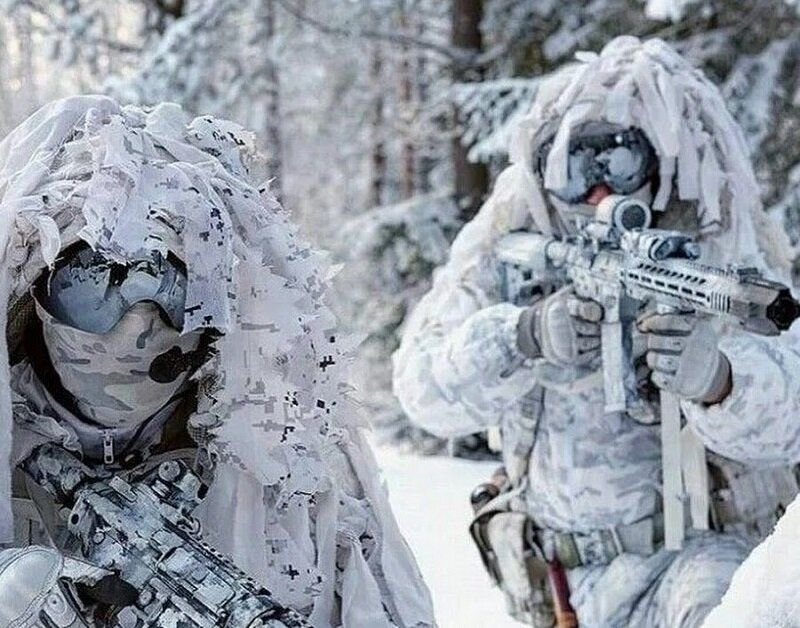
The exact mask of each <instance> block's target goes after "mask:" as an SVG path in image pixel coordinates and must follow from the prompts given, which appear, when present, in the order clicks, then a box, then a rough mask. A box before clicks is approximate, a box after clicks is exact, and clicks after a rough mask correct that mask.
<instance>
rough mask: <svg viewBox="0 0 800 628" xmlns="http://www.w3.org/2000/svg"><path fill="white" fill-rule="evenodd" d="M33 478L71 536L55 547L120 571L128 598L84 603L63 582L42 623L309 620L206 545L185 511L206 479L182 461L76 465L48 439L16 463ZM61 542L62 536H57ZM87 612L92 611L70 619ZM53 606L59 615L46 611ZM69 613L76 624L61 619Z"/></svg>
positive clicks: (108, 625) (298, 624) (206, 627)
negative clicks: (127, 472) (125, 470)
mask: <svg viewBox="0 0 800 628" xmlns="http://www.w3.org/2000/svg"><path fill="white" fill-rule="evenodd" d="M21 466H22V469H23V470H24V471H25V473H26V474H27V475H28V477H29V486H30V483H31V482H32V483H33V484H34V485H35V486H36V487H39V488H40V489H42V490H43V491H45V492H46V494H48V495H49V496H50V497H51V498H52V499H53V501H54V503H55V504H57V507H56V508H58V507H59V506H60V507H64V508H66V509H67V510H66V512H65V516H66V527H67V531H68V534H67V535H65V536H66V538H67V539H69V541H68V542H67V543H66V547H62V548H60V549H62V550H63V551H65V552H66V553H68V554H69V553H73V552H74V554H75V555H76V556H77V557H78V558H80V559H81V560H83V561H86V562H87V563H91V564H92V565H94V566H96V567H100V568H102V569H105V570H107V571H108V572H109V573H111V574H114V575H115V576H116V577H118V578H119V580H120V581H121V584H122V585H124V589H123V590H124V591H129V592H132V593H133V595H132V596H131V595H130V594H129V597H130V598H131V599H129V600H127V601H126V602H125V603H120V604H115V603H113V602H110V603H106V604H105V605H104V608H103V609H102V611H101V612H95V610H96V609H95V610H93V609H91V608H89V607H87V606H86V605H85V604H84V603H83V601H82V600H81V596H80V595H79V594H78V592H76V591H75V590H74V588H73V589H70V583H68V582H67V583H65V582H61V583H59V585H58V586H59V587H60V589H61V590H59V591H57V592H56V594H55V595H54V596H53V599H54V600H55V599H61V600H64V599H66V601H67V604H68V605H69V606H72V608H66V607H65V605H64V604H51V605H46V606H45V608H44V610H43V611H42V612H43V613H44V614H45V617H46V619H47V621H46V622H45V621H44V620H43V623H42V625H44V626H49V627H52V626H84V625H85V626H93V627H97V628H100V627H102V628H155V627H157V626H176V627H177V626H179V627H180V628H212V627H213V626H217V627H224V628H310V624H309V623H308V622H307V621H306V619H305V618H304V617H303V616H302V615H300V614H299V613H297V612H296V611H294V610H292V609H289V608H286V607H284V606H281V605H280V604H278V603H277V602H276V601H275V600H274V599H273V597H272V595H271V594H270V592H269V591H268V590H266V589H265V588H264V587H262V586H261V585H259V584H258V583H257V582H255V581H254V580H253V579H251V578H250V577H248V576H247V575H245V574H244V573H243V572H242V571H241V570H240V569H239V568H238V567H236V565H234V564H233V562H232V561H231V560H230V559H229V558H227V557H226V556H223V555H222V554H220V553H219V552H218V551H216V550H215V549H214V548H212V547H211V546H209V545H208V544H206V543H204V542H203V541H202V539H201V536H200V526H199V524H198V522H197V521H196V520H195V519H193V518H192V517H191V512H192V511H193V510H194V508H195V507H196V506H197V505H198V504H199V503H200V502H201V501H202V498H203V497H204V495H205V492H206V487H205V485H204V484H203V483H202V482H201V480H200V478H199V477H198V476H197V475H195V474H194V473H193V472H192V471H191V470H190V469H189V467H188V466H187V465H186V464H184V463H183V462H182V461H180V460H170V461H166V462H162V463H161V464H160V465H159V466H157V467H155V468H153V469H150V470H149V471H146V472H144V473H143V474H141V475H140V476H138V477H134V478H132V479H123V477H122V476H121V475H120V474H115V475H110V474H108V473H104V472H100V471H96V470H94V469H91V468H89V467H87V466H86V465H84V464H83V463H82V462H80V461H79V460H78V459H77V458H75V457H74V456H73V455H72V454H70V453H69V452H67V451H66V450H64V449H63V448H61V447H59V446H57V445H54V444H45V445H42V446H40V447H38V448H37V449H35V450H34V451H33V453H32V454H31V455H30V456H29V457H28V458H27V459H26V460H25V461H24V462H23V463H22V465H21ZM58 545H62V543H58ZM87 612H88V613H90V614H91V619H89V620H88V621H84V622H80V623H79V622H78V621H77V617H83V616H85V615H84V613H87ZM54 614H57V615H54ZM65 617H67V618H68V619H69V620H71V621H72V622H74V623H65V622H64V618H65Z"/></svg>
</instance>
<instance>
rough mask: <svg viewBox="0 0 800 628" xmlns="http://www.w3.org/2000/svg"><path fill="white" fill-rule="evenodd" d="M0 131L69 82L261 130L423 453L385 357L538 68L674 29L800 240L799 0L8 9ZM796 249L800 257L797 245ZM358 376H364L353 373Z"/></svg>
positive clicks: (370, 385) (275, 0)
mask: <svg viewBox="0 0 800 628" xmlns="http://www.w3.org/2000/svg"><path fill="white" fill-rule="evenodd" d="M3 6H4V9H5V11H4V15H3V17H2V21H0V39H2V42H3V48H4V50H5V51H6V54H4V55H3V57H2V58H1V59H0V132H3V133H5V132H6V131H8V130H9V129H11V128H13V126H14V125H15V124H17V123H18V122H19V121H21V120H22V119H23V118H24V117H25V116H26V115H28V114H29V113H31V112H32V111H33V110H35V109H36V108H37V107H38V106H40V105H41V104H43V103H45V102H47V101H49V100H51V99H53V98H55V97H59V96H63V95H69V94H75V93H94V92H101V93H109V94H111V95H113V96H115V97H116V98H118V99H120V100H121V101H124V102H132V103H137V104H148V103H154V102H159V101H164V100H168V101H174V102H178V103H180V104H181V105H183V106H184V107H185V108H187V109H188V110H190V111H192V112H195V113H198V114H200V113H212V114H216V115H220V116H224V117H227V118H230V119H232V120H234V121H236V122H239V123H241V124H243V125H244V126H246V127H248V128H249V129H251V130H253V131H255V132H256V134H257V137H258V139H259V141H260V142H261V147H262V148H263V150H264V151H265V153H266V155H267V157H268V164H267V167H268V170H269V174H270V177H271V179H272V189H273V190H274V191H275V192H276V194H277V196H278V197H279V198H280V199H281V200H282V201H283V202H284V204H285V205H286V206H287V207H288V208H289V209H290V210H291V211H292V212H294V214H295V216H296V218H297V219H298V220H299V221H300V222H301V224H302V225H303V226H304V228H305V230H306V233H307V234H308V235H309V236H310V237H311V238H312V239H313V240H314V241H315V242H316V243H318V244H320V245H322V246H323V247H325V248H326V249H328V250H330V251H331V252H332V254H333V255H334V256H336V257H337V258H338V259H339V260H340V261H342V262H344V263H345V266H344V268H345V270H344V271H343V272H342V273H341V274H340V276H339V278H338V283H337V288H338V296H339V298H338V308H339V311H340V315H341V318H342V320H343V321H344V322H345V323H346V324H347V325H348V326H349V327H351V328H352V330H354V331H356V332H358V333H360V334H362V335H363V337H364V341H363V344H362V347H361V352H360V356H359V361H360V364H359V368H358V369H357V381H356V385H357V387H358V388H359V389H360V391H361V396H362V398H363V400H364V401H365V403H366V404H367V407H368V408H369V410H370V413H369V414H370V417H371V419H372V421H373V423H374V424H375V426H376V427H378V428H379V429H378V431H379V433H380V434H381V436H382V437H384V438H388V439H400V440H401V441H402V442H405V443H411V444H412V445H413V446H414V447H415V448H416V449H420V450H422V451H429V452H433V451H439V450H441V448H442V447H443V445H444V443H442V442H440V441H438V440H437V439H434V438H432V437H429V436H427V435H425V434H424V433H422V432H420V431H419V430H415V429H414V428H411V427H410V426H409V424H408V422H407V420H406V419H405V418H404V417H403V414H402V412H401V410H400V408H399V405H398V404H397V402H396V401H395V400H394V399H393V397H392V394H391V385H390V359H389V358H390V356H391V354H392V352H393V351H394V349H395V348H396V347H397V344H398V333H399V331H400V330H401V329H402V326H403V320H404V317H405V316H406V314H407V313H408V312H409V310H410V309H411V308H412V307H413V304H414V303H415V302H416V300H417V299H418V298H419V297H420V296H421V295H422V294H424V292H425V291H426V289H427V287H428V286H429V280H430V276H431V273H432V271H433V269H434V268H436V266H437V265H439V264H441V263H442V262H443V261H444V259H445V256H446V254H447V249H448V245H449V242H450V241H452V239H453V238H454V237H455V235H456V234H457V233H458V230H459V227H460V226H461V225H462V224H463V223H464V222H465V221H466V220H468V219H469V218H470V217H471V216H472V215H473V214H474V213H475V211H476V210H477V208H478V207H479V205H480V202H481V200H482V199H483V198H484V196H485V195H486V194H487V191H488V190H489V189H490V186H491V182H492V178H493V175H494V174H496V173H497V172H498V171H499V170H500V169H501V168H502V166H503V164H504V161H505V159H506V154H505V152H506V145H507V140H508V135H509V131H510V129H511V128H512V127H513V124H514V122H515V120H517V119H518V118H519V117H520V116H521V115H522V114H524V113H525V112H526V110H527V108H528V106H529V104H530V103H531V101H532V99H533V97H534V95H535V94H536V89H537V84H538V82H539V81H541V79H542V77H544V76H546V75H547V74H548V73H549V72H551V71H553V70H554V69H555V68H558V67H559V66H560V65H562V64H563V63H565V62H567V61H569V60H570V59H571V58H572V57H573V55H574V53H575V52H576V51H580V50H597V49H599V48H600V47H602V45H603V44H604V43H605V42H607V41H609V40H610V39H611V38H613V37H614V36H617V35H620V34H634V35H637V36H640V37H651V36H653V37H661V38H663V39H665V40H667V41H669V42H671V43H673V44H674V45H675V46H676V47H677V48H678V50H679V51H680V52H682V53H683V54H684V55H686V56H687V57H688V58H690V59H691V60H692V61H693V62H694V63H695V64H696V65H698V66H699V67H701V68H702V69H703V70H704V71H705V72H706V73H707V74H708V75H709V76H710V77H712V79H713V80H714V81H716V82H717V83H718V84H719V85H720V86H721V87H722V89H723V93H724V95H725V98H726V101H727V103H728V106H729V107H730V110H731V112H732V113H733V114H734V116H735V118H736V119H737V121H738V122H739V123H740V124H741V125H742V127H743V128H744V130H745V133H746V137H747V140H748V142H749V146H750V149H751V150H752V155H753V159H754V161H755V164H756V170H757V174H758V176H759V181H760V184H761V186H762V189H761V192H762V197H763V200H764V203H765V206H766V207H767V208H768V211H769V212H770V214H771V216H772V217H773V218H774V219H775V220H777V221H781V222H782V223H783V224H784V226H785V229H786V230H787V231H788V233H789V234H790V236H791V238H792V242H793V243H794V244H795V245H796V246H797V245H798V243H800V220H798V218H797V216H798V211H797V210H798V207H800V116H798V113H800V66H799V65H798V60H800V37H799V36H798V35H799V34H800V5H798V4H797V3H796V2H794V1H793V0H754V1H753V2H735V1H733V0H697V1H692V0H576V1H572V2H554V1H551V0H448V1H447V2H442V1H434V0H346V1H344V0H342V1H337V2H327V1H322V0H243V1H235V2H234V1H233V0H123V1H120V2H113V3H109V2H102V1H100V0H61V1H56V0H52V1H49V2H48V1H46V0H6V1H5V2H4V4H3ZM798 251H800V249H798ZM798 257H800V253H799V254H798ZM358 374H360V375H358Z"/></svg>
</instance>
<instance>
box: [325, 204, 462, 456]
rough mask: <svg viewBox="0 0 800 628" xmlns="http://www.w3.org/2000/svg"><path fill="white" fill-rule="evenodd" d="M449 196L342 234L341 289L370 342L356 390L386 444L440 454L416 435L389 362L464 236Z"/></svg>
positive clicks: (393, 209) (392, 211)
mask: <svg viewBox="0 0 800 628" xmlns="http://www.w3.org/2000/svg"><path fill="white" fill-rule="evenodd" d="M460 226H461V225H460V223H459V221H458V211H457V207H456V204H455V203H454V201H453V200H452V197H451V196H450V195H449V194H438V195H426V196H419V197H416V198H414V199H412V200H410V201H405V202H402V203H398V204H396V205H389V206H385V207H380V208H376V209H373V210H371V211H369V212H366V213H365V214H364V215H363V216H359V217H358V218H355V219H353V220H351V221H350V222H349V223H348V224H347V225H346V226H345V228H344V229H343V230H342V232H341V240H340V247H341V249H340V251H339V253H340V254H341V256H342V257H343V261H344V262H345V267H344V270H343V271H342V273H341V274H340V276H339V277H338V280H337V282H336V285H337V290H338V292H339V293H340V294H341V295H342V296H343V297H344V298H342V299H341V300H340V307H342V308H343V311H342V316H341V317H340V318H342V319H343V320H345V321H347V322H348V323H349V325H350V326H351V328H352V329H354V330H355V331H357V332H359V333H361V334H364V336H365V338H364V341H363V342H362V344H361V351H360V354H359V357H358V360H357V365H356V368H355V369H354V371H355V374H356V383H357V386H358V389H359V390H360V394H361V397H362V399H363V400H364V402H365V403H366V404H367V406H368V407H369V409H370V413H371V417H372V421H373V424H374V425H375V426H376V427H377V428H378V429H379V436H380V437H381V438H384V439H393V440H406V441H408V440H411V441H413V442H414V443H415V444H416V445H418V446H420V447H421V448H422V449H427V450H433V449H436V448H438V447H440V445H441V441H438V440H437V439H435V438H433V437H432V436H427V435H425V434H424V433H423V432H422V431H421V430H419V429H416V428H413V427H412V426H411V425H410V424H409V423H408V421H407V420H406V418H405V417H404V415H403V412H402V410H401V409H400V406H399V404H398V402H397V400H396V399H395V398H394V397H393V395H392V394H391V392H390V391H391V373H392V369H391V364H390V359H389V358H390V356H391V355H392V353H393V352H394V350H395V349H396V348H397V346H398V345H399V342H400V333H401V331H402V325H403V321H404V320H405V318H406V315H407V314H408V313H409V311H410V310H411V309H412V308H413V307H414V305H415V304H416V303H417V301H418V300H419V299H420V298H421V297H422V295H423V294H425V292H427V290H428V289H429V288H430V280H431V275H432V273H433V270H434V269H435V268H436V267H437V266H440V265H442V264H443V263H444V262H445V260H446V259H447V253H448V250H449V248H450V242H451V241H452V239H453V238H454V237H455V235H456V233H457V232H458V229H459V228H460Z"/></svg>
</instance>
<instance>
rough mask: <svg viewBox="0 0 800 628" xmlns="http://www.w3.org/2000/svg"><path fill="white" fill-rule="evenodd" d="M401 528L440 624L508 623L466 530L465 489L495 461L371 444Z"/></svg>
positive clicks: (500, 626)
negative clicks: (412, 452) (425, 454)
mask: <svg viewBox="0 0 800 628" xmlns="http://www.w3.org/2000/svg"><path fill="white" fill-rule="evenodd" d="M375 453H376V455H377V458H378V462H379V463H380V465H381V467H382V468H383V471H384V474H385V476H386V481H387V484H388V486H389V498H390V500H391V503H392V507H393V508H394V511H395V514H396V516H397V520H398V521H399V523H400V528H401V529H402V530H403V533H404V534H405V536H406V539H407V540H408V542H409V544H410V545H411V549H412V550H413V551H414V553H415V554H416V556H417V561H418V563H419V567H420V569H421V570H422V574H423V576H424V577H425V580H426V582H427V583H428V586H429V587H430V589H431V593H432V594H433V602H434V607H435V609H436V617H437V619H438V621H439V626H440V627H441V628H487V627H488V628H511V627H518V626H520V624H518V623H516V622H514V621H513V620H512V619H511V618H509V617H508V615H506V612H505V605H504V602H503V597H502V594H501V593H500V591H499V590H498V589H496V588H495V587H493V586H492V585H491V582H490V581H489V576H488V575H486V573H485V571H484V569H483V565H482V564H481V561H480V558H479V556H478V551H477V550H476V549H475V547H473V545H472V540H471V539H470V537H469V532H468V530H467V528H468V526H469V522H470V515H471V509H470V507H469V494H470V492H471V491H472V489H473V487H474V486H475V485H476V484H478V483H480V482H482V481H485V480H486V479H487V478H488V477H489V476H490V475H491V472H492V471H493V470H494V469H495V468H496V467H497V463H480V462H471V461H466V460H458V459H454V458H445V457H421V456H415V455H404V454H400V453H398V452H397V451H395V450H393V449H389V448H385V447H378V448H376V450H375Z"/></svg>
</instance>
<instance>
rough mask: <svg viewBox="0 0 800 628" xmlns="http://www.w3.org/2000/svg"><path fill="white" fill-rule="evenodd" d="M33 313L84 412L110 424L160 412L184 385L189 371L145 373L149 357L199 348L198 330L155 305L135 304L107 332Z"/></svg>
mask: <svg viewBox="0 0 800 628" xmlns="http://www.w3.org/2000/svg"><path fill="white" fill-rule="evenodd" d="M36 313H37V314H38V316H39V318H40V319H41V321H42V334H43V336H44V340H45V345H46V347H47V351H48V354H49V356H50V361H51V362H52V363H53V367H54V368H55V370H56V372H57V373H58V376H59V378H60V379H61V383H62V384H63V386H64V387H65V388H66V389H67V390H68V391H69V392H70V393H71V394H72V395H73V396H74V397H75V400H76V402H77V406H78V408H79V409H80V412H81V414H82V415H83V416H85V417H87V418H89V419H91V420H92V421H94V422H96V423H99V424H100V425H102V426H104V427H108V428H118V427H135V426H137V425H140V424H141V423H143V422H144V421H146V420H147V419H149V418H150V417H152V416H153V415H154V414H155V413H156V412H158V411H159V410H160V409H161V408H162V407H163V406H164V405H165V404H166V403H167V402H168V401H169V400H170V399H171V398H172V397H173V396H174V395H175V394H176V393H177V392H178V390H180V388H181V387H182V386H183V384H184V383H185V381H186V378H187V376H188V370H185V371H183V372H182V373H180V375H179V376H178V377H176V378H175V379H174V380H173V381H171V382H157V381H155V380H154V379H153V378H152V377H151V376H150V373H149V369H150V365H151V364H152V363H153V360H154V359H155V358H156V357H158V356H160V355H162V354H165V353H167V352H169V351H175V349H177V350H178V351H179V353H180V355H184V354H185V353H189V352H191V351H194V350H195V349H197V346H198V345H199V343H200V333H199V332H190V333H188V334H184V335H183V336H181V335H180V333H179V332H178V331H177V330H176V329H173V328H172V327H169V326H168V325H165V324H163V323H162V321H161V316H160V314H159V311H158V306H156V305H155V304H153V303H149V302H142V303H137V304H136V305H134V306H133V307H132V308H131V309H130V310H128V312H127V313H126V314H125V315H124V316H123V317H122V319H121V320H120V321H119V323H117V325H116V326H115V327H114V328H113V329H112V330H111V331H110V332H108V333H107V334H91V333H88V332H85V331H82V330H80V329H76V328H75V327H70V326H69V325H65V324H63V323H61V322H59V321H57V320H56V319H55V318H53V317H52V316H51V315H50V314H49V313H48V312H47V311H46V310H45V309H44V308H43V307H42V306H41V305H40V304H39V303H38V302H37V303H36Z"/></svg>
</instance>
